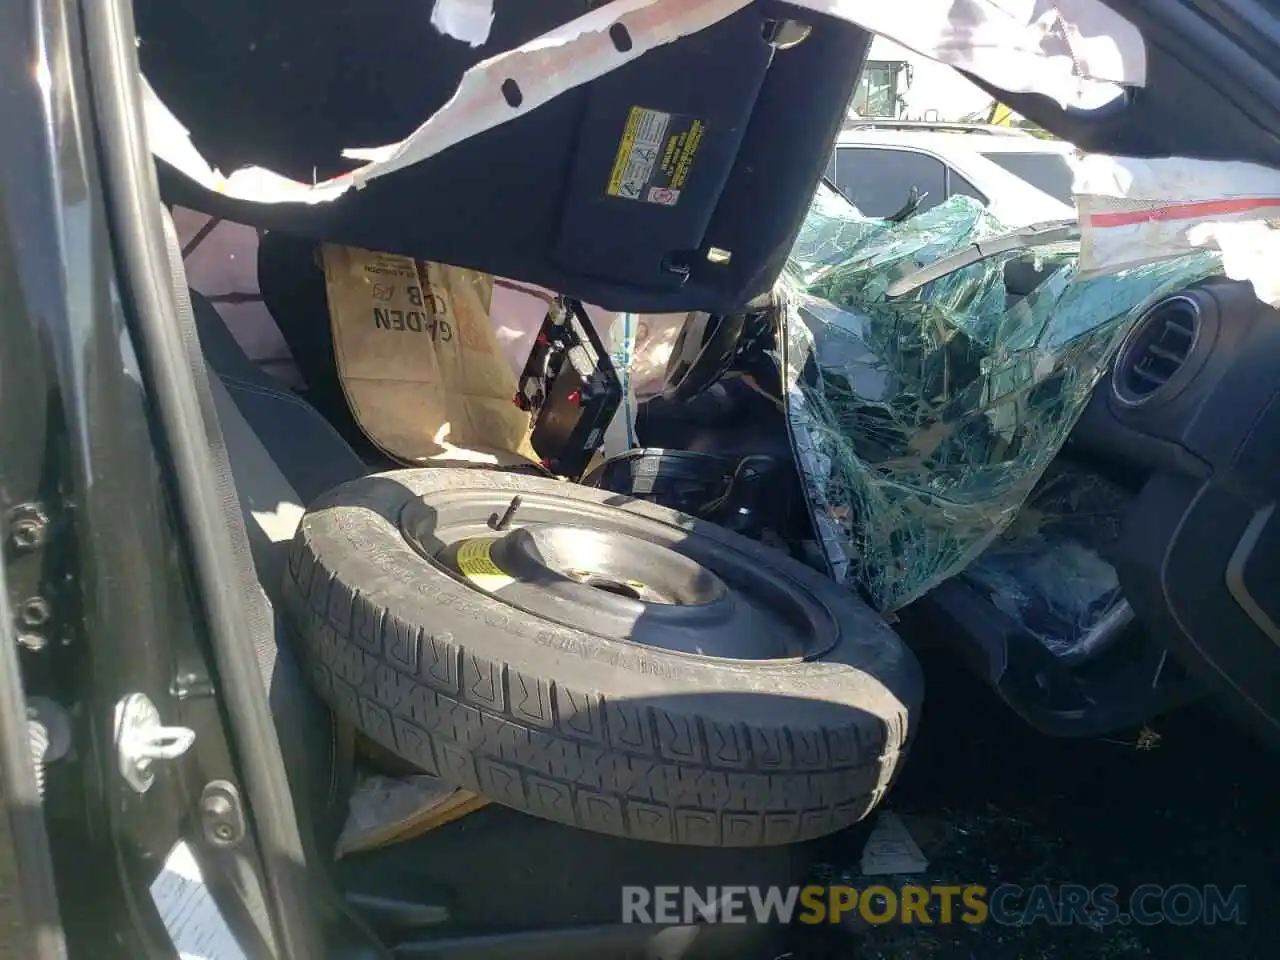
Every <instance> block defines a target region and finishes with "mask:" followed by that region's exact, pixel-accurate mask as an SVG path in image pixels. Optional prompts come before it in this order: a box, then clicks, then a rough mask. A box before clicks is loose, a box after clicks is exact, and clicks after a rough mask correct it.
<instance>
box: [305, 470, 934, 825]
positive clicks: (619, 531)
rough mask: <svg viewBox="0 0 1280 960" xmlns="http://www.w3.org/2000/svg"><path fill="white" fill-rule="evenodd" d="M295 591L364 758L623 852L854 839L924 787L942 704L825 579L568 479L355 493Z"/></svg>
mask: <svg viewBox="0 0 1280 960" xmlns="http://www.w3.org/2000/svg"><path fill="white" fill-rule="evenodd" d="M513 508H514V509H513ZM495 528H496V529H495ZM286 581H287V582H286V585H285V587H286V590H285V592H286V595H287V603H286V608H287V611H288V615H289V617H290V619H291V620H292V622H293V624H294V626H295V628H296V629H297V631H298V632H299V633H300V634H301V636H302V638H303V639H304V641H305V649H306V651H307V656H308V658H309V660H310V664H311V672H312V675H313V677H314V678H315V683H316V684H317V686H318V689H319V692H320V694H321V695H322V696H323V697H324V698H325V699H326V700H327V701H328V702H329V703H330V705H331V706H332V707H333V709H334V710H335V711H337V713H338V714H340V715H341V716H342V717H344V718H346V719H347V720H349V721H350V722H351V723H353V724H354V725H355V726H356V727H357V728H359V730H360V731H362V732H363V733H364V734H365V735H366V736H368V737H370V738H372V739H373V740H375V741H377V742H378V743H380V744H382V745H383V746H385V747H387V748H388V749H390V750H393V751H394V752H396V753H397V754H398V755H400V756H402V757H404V758H405V759H407V760H409V761H411V762H413V763H414V764H416V765H418V766H419V767H421V768H423V769H424V770H426V771H428V772H430V773H433V774H435V775H437V776H439V777H440V778H442V779H444V780H445V781H447V782H449V783H451V784H455V785H457V786H460V787H465V788H466V789H469V790H473V791H475V792H477V793H480V794H483V795H484V796H486V797H488V798H490V799H492V800H494V801H496V802H498V803H501V804H504V805H506V806H509V807H513V808H515V809H518V810H523V811H526V812H528V813H532V814H535V815H537V816H540V817H545V818H547V819H550V820H557V821H560V822H562V823H567V824H572V825H574V826H578V827H582V828H584V829H587V830H596V831H600V832H602V833H610V834H616V835H618V836H626V837H634V838H638V839H643V840H658V841H666V842H671V843H682V844H696V845H705V846H716V845H723V846H756V845H770V844H781V843H792V842H796V841H801V840H807V839H811V838H813V837H818V836H822V835H824V834H827V833H831V832H834V831H836V830H839V829H841V828H843V827H846V826H848V825H850V824H852V823H854V822H856V821H858V820H860V819H861V818H862V817H864V816H866V814H867V813H868V812H869V811H870V810H871V809H872V808H873V807H874V806H875V805H876V803H878V802H879V800H880V798H881V797H882V796H883V795H884V793H885V791H886V789H887V788H888V787H889V784H890V782H891V781H892V780H893V777H894V775H895V774H896V772H897V771H898V769H899V768H900V767H901V765H902V762H903V760H904V757H905V753H906V745H907V740H908V737H909V735H910V734H911V733H912V731H913V729H914V724H915V721H916V717H917V711H918V708H919V706H920V701H921V696H922V682H921V677H920V671H919V666H918V665H917V663H916V660H915V658H914V657H913V656H912V654H911V653H910V651H909V650H907V648H906V647H905V646H904V645H903V643H902V642H901V641H900V640H899V639H898V637H897V636H896V635H895V634H894V633H893V632H892V631H891V630H890V629H889V627H888V626H887V625H886V624H885V622H884V621H883V620H882V619H881V618H880V616H879V615H878V614H876V613H875V612H874V611H873V610H872V609H871V608H870V607H868V606H866V605H865V604H864V603H863V602H862V601H861V600H859V599H858V598H857V596H856V595H854V594H853V593H851V592H849V591H848V590H846V589H844V588H842V587H840V586H838V585H837V584H835V583H834V582H832V581H831V580H829V579H827V578H826V577H823V576H822V575H821V574H819V573H817V572H815V571H813V570H811V569H809V568H808V567H805V566H804V565H802V564H800V563H798V562H796V561H794V560H792V559H791V558H790V557H788V556H786V555H784V554H782V553H781V552H779V551H775V550H772V549H769V548H767V547H764V546H762V545H760V544H757V543H755V542H753V541H750V540H747V539H745V538H743V537H739V536H736V535H735V534H732V533H730V532H728V531H727V530H724V529H722V528H720V527H717V526H714V525H712V524H708V523H706V522H703V521H699V520H695V519H694V518H692V517H688V516H685V515H683V514H679V513H676V512H675V511H672V510H667V509H665V508H663V507H659V506H657V505H655V504H652V503H647V502H643V501H639V500H632V499H629V498H627V497H623V496H620V495H619V494H615V493H610V492H608V491H604V490H596V489H591V488H586V487H580V486H574V485H571V484H567V483H562V482H557V481H554V480H544V479H538V478H533V477H524V476H518V475H514V474H503V473H494V472H488V471H480V470H459V469H446V468H427V469H416V470H401V471H394V472H390V473H384V474H379V475H375V476H370V477H365V478H362V479H360V480H356V481H353V482H351V483H346V484H343V485H342V486H340V487H337V488H335V489H334V490H332V491H330V492H329V493H327V494H325V495H323V496H322V497H321V498H320V499H319V500H318V501H316V503H314V504H313V505H312V506H311V508H310V509H309V510H308V511H307V513H306V515H305V516H304V517H303V519H302V523H301V525H300V527H299V529H298V534H297V537H296V539H295V540H294V543H293V547H292V552H291V556H290V563H289V569H288V574H287V576H286Z"/></svg>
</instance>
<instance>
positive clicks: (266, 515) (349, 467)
mask: <svg viewBox="0 0 1280 960" xmlns="http://www.w3.org/2000/svg"><path fill="white" fill-rule="evenodd" d="M191 307H192V313H193V315H194V318H195V325H196V333H197V336H198V337H199V340H200V346H201V350H202V352H203V354H204V357H205V362H206V364H207V366H208V368H209V370H210V373H211V374H212V376H210V378H209V386H210V390H211V392H212V394H213V401H214V406H215V408H216V410H217V413H218V419H219V421H220V422H221V425H222V431H223V436H224V439H225V442H226V447H227V455H228V459H229V461H230V466H231V472H232V475H233V478H234V480H235V485H236V492H237V494H238V496H239V500H240V506H241V510H242V511H243V512H244V520H245V529H246V531H247V533H248V538H249V548H250V550H251V552H252V555H253V564H254V568H255V572H256V574H257V578H258V581H259V583H260V584H261V587H262V590H263V593H264V594H265V595H266V598H267V600H268V602H269V604H270V606H271V608H272V612H273V614H274V619H275V650H274V651H269V652H267V653H268V656H266V657H264V655H263V654H264V652H263V651H259V658H260V660H262V659H269V660H271V661H272V663H273V665H272V667H271V669H270V671H269V672H270V677H269V680H268V683H269V692H268V697H269V701H270V704H271V712H272V715H273V717H274V718H275V725H276V732H277V735H278V736H279V738H280V744H281V748H282V752H283V754H284V759H285V766H286V770H287V773H288V777H289V783H290V788H291V790H290V792H291V793H292V795H293V797H294V800H295V807H296V808H297V816H298V819H299V824H300V826H301V827H302V828H303V832H304V836H305V835H306V834H310V838H309V839H312V840H313V841H314V844H315V847H316V848H317V853H318V856H319V857H320V860H319V862H326V861H327V860H328V859H329V857H330V851H331V850H332V849H333V843H334V842H335V841H336V839H337V833H338V831H339V830H340V829H341V826H342V819H343V817H344V816H345V813H346V801H347V792H348V790H349V784H348V782H347V774H349V772H350V771H349V770H346V769H345V766H346V765H345V764H344V763H343V762H342V759H341V757H340V753H341V751H340V750H339V742H338V730H337V726H336V724H335V722H334V719H333V716H332V714H331V713H330V712H329V710H328V708H327V707H326V706H325V705H324V704H323V703H322V702H321V701H320V699H319V697H318V696H317V695H316V694H315V692H314V691H313V689H312V687H311V685H310V684H309V683H308V682H307V680H306V676H305V673H304V672H303V669H302V667H301V665H300V662H301V658H300V657H298V656H296V655H295V649H296V647H295V640H294V638H293V636H292V634H291V632H290V631H289V629H288V628H287V626H286V625H285V622H284V619H283V618H282V617H281V615H280V610H281V609H282V597H281V588H282V585H283V580H284V570H285V563H286V562H287V557H288V550H289V543H290V542H291V541H292V539H293V535H294V533H295V532H296V530H297V526H298V523H299V521H300V520H301V519H302V514H303V510H304V509H305V507H306V505H307V504H308V503H310V502H311V501H312V500H314V499H315V498H316V497H318V496H319V495H320V494H322V493H324V492H325V491H326V490H328V489H330V488H331V487H334V486H337V485H338V484H340V483H342V482H344V481H346V480H351V479H354V478H356V477H359V476H363V475H364V474H365V473H366V472H367V468H366V467H365V465H364V463H363V462H362V461H361V459H360V458H359V457H358V456H357V455H356V454H355V452H354V451H352V449H351V448H350V447H349V446H348V445H347V443H346V442H345V441H344V440H343V439H342V437H341V436H339V435H338V433H337V431H335V430H334V429H333V428H332V427H331V426H330V425H329V424H328V423H327V422H326V421H325V419H324V418H323V417H322V416H321V415H320V414H319V413H318V412H317V411H316V410H315V409H314V408H312V407H311V406H310V405H308V404H307V403H306V402H305V401H303V400H302V399H301V398H300V397H298V396H297V395H296V394H294V393H293V392H292V391H290V390H289V388H288V387H287V386H285V385H284V384H283V383H281V382H279V381H277V380H275V379H274V378H273V377H271V376H270V375H269V374H266V373H264V372H262V371H261V370H260V369H259V368H258V367H257V365H256V364H254V363H253V361H251V360H250V359H249V358H248V356H247V355H246V354H245V353H244V351H243V350H241V349H240V346H239V345H238V344H237V343H236V341H235V338H234V337H232V335H231V332H230V331H229V330H228V329H227V327H226V325H225V324H224V323H223V321H222V318H221V317H220V316H219V315H218V312H217V310H216V309H215V308H214V306H213V304H211V303H210V302H209V301H208V300H206V299H205V298H204V297H202V296H200V294H198V293H195V292H194V291H193V292H192V293H191Z"/></svg>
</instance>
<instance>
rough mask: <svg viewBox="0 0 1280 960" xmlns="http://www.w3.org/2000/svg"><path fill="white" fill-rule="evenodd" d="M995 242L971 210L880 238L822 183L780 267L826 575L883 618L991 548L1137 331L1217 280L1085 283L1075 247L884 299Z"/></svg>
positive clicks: (966, 202)
mask: <svg viewBox="0 0 1280 960" xmlns="http://www.w3.org/2000/svg"><path fill="white" fill-rule="evenodd" d="M1004 232H1005V231H1004V228H1003V227H1002V226H1001V224H999V223H998V222H997V221H996V220H995V219H994V218H993V217H992V216H991V214H990V213H989V212H987V210H986V209H985V208H983V207H982V206H981V205H980V204H978V203H977V202H976V201H974V200H972V199H970V198H968V197H960V196H958V197H953V198H951V199H950V200H947V201H946V202H945V203H943V204H941V205H939V206H937V207H934V208H933V209H931V210H929V211H927V212H925V213H922V214H919V215H918V216H915V217H912V218H911V219H909V220H907V221H905V222H903V223H888V222H886V221H882V220H874V219H871V218H867V217H864V216H862V215H861V214H860V213H858V211H857V210H856V208H854V207H853V206H852V205H851V204H849V203H848V201H846V200H845V199H844V198H843V197H842V196H841V195H840V194H839V193H837V192H836V191H834V190H831V189H830V188H828V187H826V186H825V185H824V186H822V187H821V188H820V189H819V193H818V196H817V198H816V199H815V202H814V204H813V206H812V208H811V210H810V212H809V215H808V217H807V219H806V221H805V223H804V226H803V228H802V229H801V231H800V234H799V239H798V241H797V243H796V246H795V249H794V251H793V254H792V257H791V259H790V262H789V263H788V267H787V270H786V275H785V280H784V285H785V287H786V289H787V291H788V322H787V326H786V331H785V337H784V341H785V342H784V349H783V367H784V382H785V383H786V384H787V388H788V405H789V422H790V425H791V428H792V439H793V443H794V445H795V448H796V453H797V459H798V461H799V466H800V470H801V474H802V476H803V478H804V480H805V487H806V493H807V495H808V497H809V501H810V506H811V508H812V512H813V514H814V518H815V522H816V526H817V532H818V534H819V538H820V540H821V542H822V544H823V548H824V552H825V554H826V557H827V560H828V562H829V565H830V567H831V569H832V572H833V574H834V575H835V576H836V578H837V579H838V580H841V581H842V582H846V583H848V584H849V585H850V586H855V587H857V588H860V589H861V590H862V591H863V592H864V593H865V594H866V595H867V596H868V597H869V598H870V599H871V601H872V602H873V603H874V604H875V605H876V606H877V607H878V608H879V609H881V610H884V611H891V610H895V609H897V608H899V607H901V606H904V605H905V604H907V603H909V602H911V601H912V600H914V599H916V598H917V597H919V596H921V595H922V594H923V593H925V592H926V591H928V590H929V589H930V588H932V587H933V586H935V585H937V584H938V583H940V582H941V581H943V580H945V579H947V578H949V577H951V576H954V575H955V574H957V573H959V572H961V571H962V570H964V569H965V568H967V567H968V566H969V565H970V564H971V563H972V562H973V561H974V560H975V559H976V558H977V557H978V556H979V555H981V554H982V553H983V551H984V550H986V549H987V548H988V547H989V546H991V545H992V543H993V541H995V539H996V538H997V537H998V536H1000V534H1001V533H1002V532H1003V531H1005V530H1006V529H1007V528H1008V527H1009V526H1010V524H1011V523H1012V522H1013V521H1014V519H1015V517H1016V516H1017V515H1018V513H1019V510H1020V508H1021V507H1022V505H1023V502H1024V501H1025V500H1027V498H1028V496H1029V494H1030V493H1031V491H1032V489H1033V488H1034V487H1035V485H1036V483H1037V481H1039V480H1040V478H1041V476H1042V475H1043V474H1044V473H1045V470H1046V468H1047V467H1048V466H1049V465H1050V464H1051V463H1052V462H1053V460H1054V458H1055V457H1056V455H1057V453H1058V451H1059V450H1060V449H1061V447H1062V445H1063V443H1064V442H1065V440H1066V438H1067V434H1068V433H1069V432H1070V431H1071V428H1072V427H1073V426H1074V424H1075V422H1076V420H1077V418H1078V417H1079V415H1080V413H1081V412H1082V411H1083V409H1084V405H1085V403H1086V402H1087V401H1088V399H1089V396H1090V395H1091V393H1092V392H1093V389H1094V387H1095V386H1096V385H1097V383H1098V381H1099V380H1100V379H1101V377H1102V375H1103V372H1104V371H1105V370H1106V369H1107V367H1108V364H1109V363H1110V361H1111V359H1112V357H1113V356H1114V354H1115V351H1116V349H1117V348H1118V346H1119V343H1120V340H1121V339H1122V338H1123V336H1124V334H1125V332H1126V331H1127V330H1128V328H1129V326H1130V325H1131V324H1132V323H1133V321H1134V320H1136V319H1137V317H1138V316H1139V315H1140V314H1141V313H1142V311H1143V310H1144V309H1145V307H1146V306H1147V305H1149V304H1150V303H1152V302H1153V301H1154V300H1156V299H1158V298H1159V297H1161V296H1164V295H1165V294H1167V293H1170V292H1172V291H1174V290H1177V289H1180V288H1182V287H1184V286H1186V285H1187V284H1190V283H1193V282H1195V281H1197V280H1200V279H1203V278H1205V277H1208V276H1212V275H1214V274H1216V273H1218V272H1220V263H1219V260H1218V258H1217V256H1216V255H1215V254H1212V253H1197V254H1194V255H1191V256H1187V257H1183V258H1180V259H1177V260H1170V261H1165V262H1162V263H1157V264H1151V265H1147V266H1142V267H1137V268H1134V269H1129V270H1125V271H1123V272H1121V273H1116V274H1111V275H1107V276H1101V277H1091V278H1080V277H1077V276H1076V260H1077V256H1076V255H1077V249H1078V248H1077V246H1076V245H1075V244H1074V243H1059V244H1056V245H1053V246H1047V247H1041V248H1036V249H1035V250H1033V251H1010V252H1006V253H1001V254H999V255H996V256H992V257H988V258H985V259H982V260H979V261H978V262H976V263H972V264H970V265H968V266H966V267H964V268H962V269H960V270H957V271H955V272H953V273H950V274H947V275H946V276H943V277H940V278H938V279H936V280H933V281H931V282H929V283H927V284H925V285H924V286H921V287H919V288H918V289H916V290H913V291H911V292H910V293H908V294H905V295H903V296H901V297H889V296H888V295H887V293H886V290H887V288H888V286H889V285H890V284H891V283H892V282H893V281H894V279H895V278H900V277H902V276H904V275H905V274H907V273H910V272H911V271H912V270H914V269H917V268H919V267H920V266H923V265H926V264H929V263H932V262H934V261H936V260H938V259H939V258H941V257H944V256H948V255H950V254H953V253H956V252H957V251H959V250H961V249H963V248H965V247H967V246H969V245H971V244H973V243H975V242H977V241H981V240H986V239H989V238H991V237H994V236H997V235H999V234H1002V233H1004ZM1077 559H1078V558H1077Z"/></svg>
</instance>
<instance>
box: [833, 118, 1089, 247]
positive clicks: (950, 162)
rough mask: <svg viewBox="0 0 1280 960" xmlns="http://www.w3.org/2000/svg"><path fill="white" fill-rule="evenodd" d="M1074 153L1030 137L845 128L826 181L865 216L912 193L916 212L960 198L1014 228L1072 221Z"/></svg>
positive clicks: (896, 207) (891, 209) (897, 206)
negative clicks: (975, 202)
mask: <svg viewBox="0 0 1280 960" xmlns="http://www.w3.org/2000/svg"><path fill="white" fill-rule="evenodd" d="M1073 153H1074V148H1073V147H1072V146H1071V144H1069V143H1064V142H1062V141H1058V140H1040V139H1037V138H1036V137H1031V136H1026V137H1017V136H1010V137H997V136H987V135H984V134H982V133H979V132H971V133H934V132H928V133H924V132H917V131H914V130H892V129H890V130H876V129H870V130H852V131H848V132H846V133H842V134H840V136H839V138H837V140H836V145H835V149H834V150H833V151H832V154H831V160H830V161H829V162H828V163H827V171H826V175H827V179H828V180H830V181H831V182H832V183H833V184H835V185H836V187H837V188H838V189H839V190H840V192H841V193H843V194H844V195H845V196H846V197H848V198H849V199H850V200H851V201H852V202H853V203H854V204H855V205H856V206H857V207H858V209H859V210H860V211H862V212H863V213H864V214H866V215H867V216H872V217H890V216H893V215H894V214H895V213H898V212H899V211H900V210H902V209H904V208H905V207H907V206H908V205H909V201H910V200H911V196H912V189H913V188H914V189H915V191H916V192H917V194H918V195H919V197H920V205H919V207H918V208H917V212H919V211H923V210H928V209H930V208H931V207H936V206H937V205H938V204H940V203H942V202H943V201H944V200H946V199H948V198H949V197H953V196H955V195H956V194H964V195H965V196H970V197H973V198H975V199H977V200H978V201H980V202H981V203H983V204H985V205H986V206H987V207H988V209H990V210H991V212H992V214H994V215H995V217H996V219H998V220H999V221H1000V222H1001V223H1002V224H1004V225H1005V226H1008V227H1021V226H1025V225H1026V224H1029V223H1039V222H1041V221H1044V220H1065V219H1070V218H1072V217H1074V216H1075V215H1076V212H1075V205H1074V204H1073V202H1072V199H1071V178H1072V167H1071V162H1070V160H1071V157H1072V155H1073Z"/></svg>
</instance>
